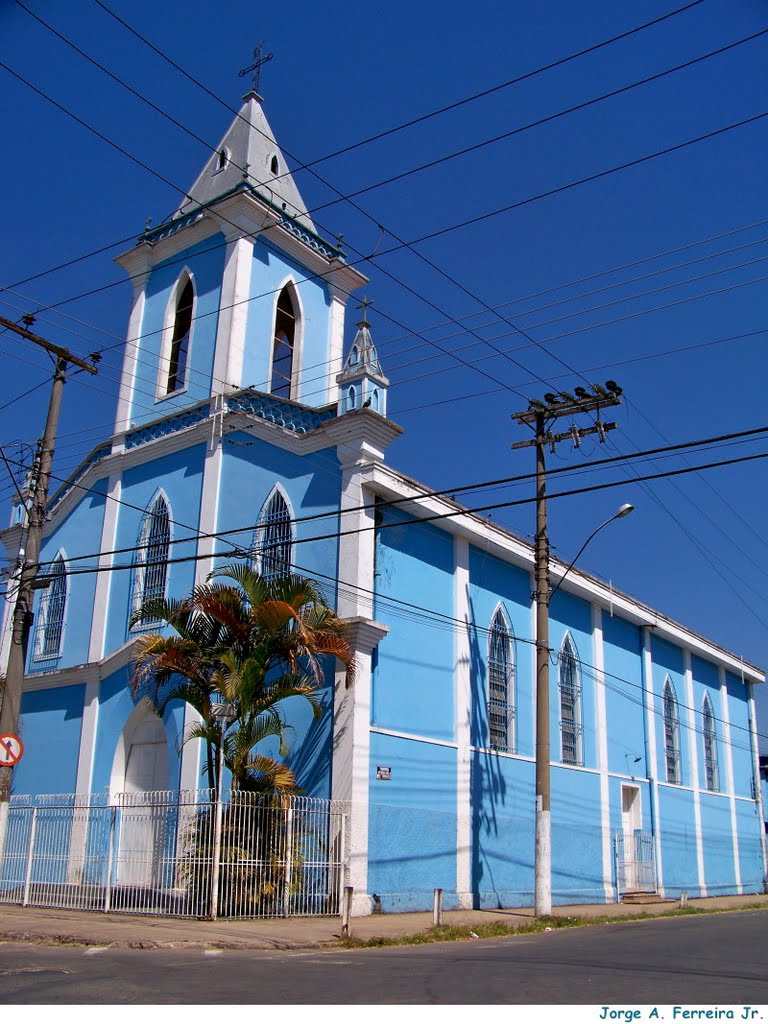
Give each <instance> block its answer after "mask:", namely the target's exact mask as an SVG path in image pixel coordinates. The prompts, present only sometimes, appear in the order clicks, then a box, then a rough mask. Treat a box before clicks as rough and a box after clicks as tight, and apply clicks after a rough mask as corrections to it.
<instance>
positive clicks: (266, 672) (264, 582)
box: [132, 564, 354, 794]
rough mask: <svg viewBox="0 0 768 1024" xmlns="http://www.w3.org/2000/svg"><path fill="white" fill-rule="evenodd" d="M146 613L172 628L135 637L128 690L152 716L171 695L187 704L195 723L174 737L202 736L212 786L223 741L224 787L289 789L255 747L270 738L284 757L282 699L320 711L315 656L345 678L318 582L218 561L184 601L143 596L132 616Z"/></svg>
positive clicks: (341, 628)
mask: <svg viewBox="0 0 768 1024" xmlns="http://www.w3.org/2000/svg"><path fill="white" fill-rule="evenodd" d="M214 577H215V578H216V581H215V582H212V579H213V578H214ZM222 579H225V580H228V581H230V582H226V583H224V582H220V580H222ZM147 619H152V620H157V621H159V622H161V623H164V624H166V625H167V626H170V627H171V629H172V630H173V633H171V634H169V635H163V634H160V633H150V634H146V635H145V636H142V637H141V638H140V639H139V640H138V641H137V648H136V655H135V661H134V669H133V678H132V688H133V691H134V695H135V696H143V697H145V698H147V699H148V700H149V701H150V703H151V704H152V706H153V708H154V709H155V711H156V712H157V713H158V714H161V715H162V714H163V712H164V711H165V709H166V707H167V706H168V703H169V702H170V701H171V700H174V699H180V700H183V701H185V702H186V703H188V704H190V705H191V706H192V707H194V708H195V710H196V711H197V712H198V714H199V716H200V721H199V722H198V723H197V724H196V725H194V726H193V727H192V729H190V730H189V731H188V733H187V735H186V736H185V737H184V742H187V741H188V740H190V739H195V738H196V739H201V740H203V741H204V742H205V745H206V765H205V769H204V770H205V771H206V772H207V775H208V778H209V780H210V783H211V785H212V786H215V785H216V782H217V780H216V763H217V759H216V757H215V756H214V754H215V751H217V750H218V748H219V746H220V745H223V748H224V763H225V765H226V766H227V768H228V769H229V771H230V773H231V776H232V789H233V790H249V791H256V792H276V791H279V792H282V793H285V794H290V793H295V792H298V785H297V782H296V778H295V776H294V774H293V772H292V771H291V770H290V768H288V767H287V766H286V765H285V764H283V763H282V762H280V761H277V760H275V759H274V758H272V757H268V756H266V755H264V754H261V753H259V752H258V751H257V750H256V748H257V747H258V746H259V744H261V743H262V741H264V740H266V739H268V738H269V737H276V738H277V739H278V740H279V742H280V753H281V755H283V754H285V752H286V746H285V734H286V731H287V729H288V725H287V723H286V719H285V714H284V709H283V705H284V702H285V701H286V700H288V698H290V697H301V698H303V699H305V700H307V701H308V702H309V704H310V705H311V707H312V711H313V714H314V716H315V717H319V716H320V715H321V714H322V708H321V705H320V702H319V699H318V696H317V690H318V687H319V685H320V683H321V682H322V679H323V671H322V662H321V659H322V658H323V657H325V656H333V657H335V658H338V659H339V660H340V661H341V662H342V664H343V665H344V666H345V668H346V671H347V677H348V679H349V678H350V677H351V675H352V674H353V671H354V662H353V658H352V649H351V646H350V643H349V641H348V639H347V638H346V635H345V623H344V622H343V620H342V619H340V618H339V617H338V616H337V615H336V613H335V612H334V611H333V610H332V609H331V608H329V607H328V606H327V605H326V604H325V601H324V600H323V596H322V593H321V591H320V588H319V587H318V585H317V584H316V583H315V582H314V581H313V580H310V579H307V578H305V577H302V576H296V575H288V576H283V577H280V578H277V579H265V578H264V577H262V576H260V575H259V574H258V573H256V572H255V571H254V570H253V569H252V568H250V566H247V565H242V564H233V565H225V566H222V567H220V568H218V569H216V570H214V572H213V573H212V574H211V576H210V577H209V580H208V582H207V583H205V584H202V585H200V586H197V587H195V588H194V589H193V591H192V592H191V594H190V595H189V597H187V598H185V599H184V600H181V601H173V600H171V601H169V600H164V599H153V600H151V601H148V602H146V603H145V604H144V605H143V606H142V608H140V609H139V610H138V611H137V612H136V613H135V615H134V617H133V620H132V621H133V622H140V621H146V620H147ZM220 700H222V701H224V702H225V703H227V704H229V705H231V706H232V709H233V712H234V721H233V722H232V724H231V726H230V727H229V728H228V729H222V727H221V725H220V724H219V721H218V720H217V718H216V716H215V714H214V712H213V708H214V706H215V704H216V703H218V702H219V701H220Z"/></svg>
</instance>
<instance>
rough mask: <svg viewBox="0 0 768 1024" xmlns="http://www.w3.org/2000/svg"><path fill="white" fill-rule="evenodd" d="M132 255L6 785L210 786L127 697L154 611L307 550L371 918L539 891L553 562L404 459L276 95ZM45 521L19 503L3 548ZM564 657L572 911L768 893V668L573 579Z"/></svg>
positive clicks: (359, 876)
mask: <svg viewBox="0 0 768 1024" xmlns="http://www.w3.org/2000/svg"><path fill="white" fill-rule="evenodd" d="M118 263H119V264H120V265H121V266H122V267H123V268H124V269H125V271H126V272H127V273H128V275H129V276H130V280H131V283H132V287H133V298H132V305H131V312H130V318H129V323H128V330H127V340H126V346H125V356H124V363H123V371H122V380H121V384H120V392H119V398H118V405H117V415H116V422H115V429H114V433H113V435H112V436H111V437H110V438H109V439H107V440H105V441H104V442H103V443H102V444H100V445H99V446H97V447H96V448H95V449H94V450H93V451H92V452H91V453H90V455H89V456H88V458H87V459H86V460H85V461H84V462H83V464H82V465H81V466H80V467H79V469H78V470H77V471H76V472H75V473H74V474H73V476H72V477H71V478H70V479H69V480H68V481H67V483H66V484H65V485H63V486H62V487H61V488H60V490H59V491H58V493H57V494H55V495H54V496H53V498H52V500H51V504H50V515H49V522H48V525H47V528H46V536H45V542H44V547H43V552H42V560H43V561H44V562H45V564H46V566H47V575H48V576H49V583H48V586H47V587H46V588H45V589H43V590H39V591H38V592H37V596H36V606H35V609H34V611H35V624H34V629H33V635H32V641H31V643H30V648H29V654H28V666H27V672H28V675H27V679H26V683H25V691H24V698H23V703H22V721H21V730H22V735H23V739H24V744H25V755H24V758H23V760H22V761H21V763H20V764H19V766H18V768H16V769H15V771H14V792H15V793H16V794H45V793H101V794H103V793H104V792H108V793H109V794H115V793H120V792H123V791H126V790H127V791H130V792H152V791H157V790H171V791H175V790H191V789H195V788H197V787H200V786H204V785H205V784H206V783H205V779H204V777H203V776H202V774H201V755H200V749H199V747H198V745H197V744H194V743H188V744H186V745H184V746H183V748H182V749H181V752H179V749H178V748H179V737H180V736H182V735H183V733H184V731H185V729H187V728H188V727H189V726H190V724H192V722H193V721H194V719H193V712H192V711H191V709H190V708H188V707H184V706H181V705H176V706H171V707H170V708H169V710H168V711H167V713H166V715H165V716H164V718H163V719H162V720H160V719H159V718H156V717H154V716H152V715H151V714H150V713H149V712H148V711H147V710H146V708H145V707H144V706H143V705H141V704H136V703H135V701H134V699H133V698H132V696H131V691H130V687H129V679H130V673H131V659H132V651H133V644H134V641H135V639H136V637H137V636H138V635H140V633H141V632H142V630H143V629H145V628H146V627H147V624H141V623H140V624H139V625H138V626H132V625H131V618H132V615H133V613H134V612H135V611H136V609H137V608H138V607H140V605H141V604H142V603H143V602H144V601H145V600H146V599H147V598H149V597H153V596H158V595H164V596H170V597H181V596H183V595H185V594H186V593H188V592H189V591H190V589H191V588H192V587H193V586H194V585H195V584H196V583H199V582H202V581H204V580H205V579H206V578H207V576H208V573H209V572H210V571H211V569H212V567H213V566H214V565H215V564H221V563H224V562H231V561H234V560H238V559H243V558H249V559H252V560H253V563H254V565H255V566H256V568H257V569H259V571H261V572H263V573H265V574H270V573H274V572H279V571H283V570H285V568H286V567H288V566H291V567H293V569H294V571H296V572H299V573H301V574H303V575H306V576H310V577H312V578H314V579H316V580H318V582H320V583H321V584H322V585H323V587H324V588H325V591H326V593H327V594H328V602H329V604H331V605H332V606H334V607H335V608H336V609H337V610H338V612H339V614H340V615H342V616H343V617H344V618H346V619H348V620H349V630H350V636H351V638H352V640H353V643H354V648H355V659H356V667H357V671H356V678H355V681H354V684H353V685H351V686H349V687H347V686H346V685H345V682H344V680H343V677H342V676H341V675H339V677H338V678H336V679H334V678H330V677H329V678H327V679H326V682H325V688H324V690H323V701H324V708H325V711H324V714H323V716H322V718H321V719H319V720H314V719H313V718H312V716H311V714H310V713H309V711H308V710H307V709H306V708H303V707H301V706H298V702H297V707H295V708H293V709H292V712H291V715H292V717H291V724H292V726H293V729H294V740H293V748H292V751H291V753H290V755H289V758H288V759H289V762H290V764H291V766H292V768H293V769H294V771H295V772H296V774H297V776H298V779H299V781H300V784H301V785H302V787H303V789H304V791H305V792H306V793H307V794H308V795H309V796H313V797H319V798H326V799H334V800H339V801H343V802H344V803H345V806H347V807H348V815H349V837H350V838H349V844H348V848H347V851H346V864H345V883H346V884H349V885H352V886H353V887H354V893H355V897H354V912H355V913H358V914H364V913H369V912H371V910H372V908H373V907H374V905H380V906H381V907H382V908H383V909H384V910H411V909H414V910H415V909H426V908H428V907H430V906H431V901H432V892H433V889H434V888H436V887H438V888H442V889H443V891H444V899H445V905H446V907H451V906H454V907H471V906H478V907H503V906H519V905H529V904H531V903H532V901H533V887H534V868H533V835H534V809H535V796H534V791H535V777H534V776H535V693H534V681H535V646H534V637H535V614H534V606H533V603H532V597H531V594H532V591H533V590H534V589H535V588H534V584H533V551H532V548H531V546H530V545H529V544H527V543H525V542H524V541H522V540H521V539H519V538H517V537H516V536H514V535H512V534H511V533H509V532H508V531H506V530H504V529H503V528H501V527H499V526H497V525H495V524H493V523H491V522H489V521H487V520H485V519H483V518H481V517H479V516H477V515H475V514H473V513H470V512H467V511H465V510H463V509H462V508H461V506H459V505H458V504H457V503H456V502H455V501H453V500H450V499H448V498H447V497H445V496H444V495H441V494H435V493H434V492H432V491H430V490H428V489H427V488H426V487H425V486H423V485H421V484H419V483H417V482H415V481H413V480H411V479H409V478H407V477H406V476H404V475H403V474H402V473H398V472H397V470H396V469H394V468H392V467H391V466H389V465H388V464H387V461H386V453H387V448H388V446H389V445H390V444H391V442H392V441H393V440H394V439H395V438H396V437H397V436H398V435H399V433H400V428H399V427H398V426H397V425H396V424H395V423H393V422H392V421H391V420H389V419H388V418H387V407H386V402H387V386H388V381H387V378H386V376H385V375H384V372H383V370H382V367H381V365H380V362H379V359H378V356H377V353H376V348H375V345H374V342H373V339H372V336H371V332H370V324H369V323H368V320H367V316H366V313H365V307H364V311H363V315H362V318H361V320H360V321H359V322H358V324H357V333H356V334H355V335H354V339H353V341H352V344H351V346H350V348H349V351H348V353H347V354H346V356H345V352H344V334H345V316H346V310H347V305H348V301H349V299H350V296H351V295H353V293H354V292H355V291H356V290H358V289H360V288H361V287H362V286H363V285H364V284H365V282H366V279H365V278H364V277H363V275H362V274H360V273H359V272H358V271H357V270H356V269H355V268H354V267H352V266H350V265H349V264H348V263H347V262H346V261H345V260H344V258H343V255H342V253H341V252H340V250H339V249H338V248H337V247H336V246H334V245H333V244H331V243H329V242H327V241H326V240H324V239H323V238H321V237H320V236H319V235H318V233H317V231H316V229H315V227H314V225H313V223H312V220H311V217H310V216H309V214H308V213H307V211H306V207H305V205H304V202H303V200H302V198H301V196H300V194H299V192H298V189H297V187H296V184H295V182H294V180H293V178H292V176H291V174H290V173H289V172H288V169H287V166H286V163H285V159H284V157H283V154H282V153H281V151H280V149H279V147H278V146H277V144H276V142H275V140H274V136H273V134H272V131H271V129H270V127H269V124H268V123H267V121H266V118H265V115H264V112H263V109H262V105H261V101H260V98H259V97H258V96H257V95H256V94H255V93H251V94H249V95H248V96H247V97H246V98H245V101H244V105H243V107H242V109H241V111H240V113H239V114H238V116H237V118H236V119H235V121H234V122H233V124H232V125H231V127H230V128H229V130H228V131H227V133H226V134H225V136H224V138H223V139H222V142H221V144H220V145H219V147H218V149H217V151H216V152H215V153H214V154H213V155H212V157H211V158H210V160H209V161H208V163H207V165H206V166H205V167H204V168H203V170H202V173H201V174H200V176H199V178H198V179H197V181H196V182H195V183H194V185H193V186H192V187H191V189H190V191H189V193H188V195H187V197H186V198H185V201H184V203H183V204H182V205H181V207H180V208H179V210H178V211H177V212H176V214H175V215H174V216H173V217H172V218H171V219H170V220H169V221H168V222H166V223H164V224H162V225H160V226H159V227H157V228H155V229H151V230H149V229H148V230H147V231H146V232H145V233H144V234H143V235H142V236H141V237H140V239H139V242H138V244H137V245H136V246H135V247H134V248H133V249H131V250H130V251H129V252H127V253H125V254H124V255H123V256H121V257H119V258H118ZM350 333H351V332H350ZM23 526H24V510H23V508H21V507H19V506H17V507H16V508H15V509H14V511H13V514H12V520H11V524H10V526H9V527H8V528H7V529H6V530H5V531H3V534H2V536H3V540H4V543H5V546H6V549H7V553H8V557H9V560H10V562H11V564H13V563H14V562H15V561H16V559H17V556H18V552H19V548H20V544H21V541H22V536H23ZM558 567H559V574H558ZM552 568H553V573H554V575H555V577H557V576H558V575H562V572H563V570H564V566H562V565H560V564H559V563H558V562H557V561H556V560H553V562H552ZM9 615H10V609H8V608H6V611H5V622H4V629H3V638H4V644H5V648H4V649H3V651H2V652H1V655H2V659H3V662H4V660H5V659H6V658H7V644H8V642H9V629H8V623H9ZM550 648H551V657H550V661H551V699H550V707H551V720H550V734H551V737H552V744H551V782H552V888H553V901H554V902H555V903H560V904H568V903H571V904H572V903H584V902H603V901H609V900H612V899H615V898H616V897H617V893H618V892H619V890H624V891H628V890H631V889H633V888H638V887H641V886H640V881H641V880H640V878H639V876H638V877H634V876H633V875H632V872H633V871H638V870H639V868H638V864H639V863H640V862H641V861H642V862H643V863H645V864H646V865H647V864H649V863H650V864H652V867H653V876H652V882H651V883H650V885H651V887H652V888H654V889H656V890H657V891H658V892H660V893H661V894H666V895H672V896H675V895H678V894H679V893H680V892H682V891H686V892H687V893H688V894H689V895H690V896H697V895H718V894H724V893H742V892H743V893H746V892H757V891H762V889H763V882H764V877H765V874H766V866H765V850H764V835H763V815H762V807H761V800H760V786H759V784H758V783H757V779H758V777H759V775H758V755H757V739H756V725H755V709H754V700H753V696H752V688H753V686H754V685H757V684H762V683H763V682H764V676H763V674H762V673H761V672H760V671H759V670H758V669H757V668H755V667H754V666H751V665H745V664H743V663H742V662H741V661H740V659H739V658H737V657H736V656H735V655H733V654H731V653H729V652H728V651H727V650H724V649H723V648H721V647H719V646H718V645H716V644H714V643H712V642H710V641H708V640H707V639H705V638H702V637H700V636H698V635H696V634H695V633H693V632H692V631H690V630H687V629H685V628H684V627H683V626H681V625H679V624H678V623H676V622H674V621H672V620H670V619H668V618H666V617H665V616H663V615H661V614H660V613H658V612H656V611H654V610H653V609H651V608H649V607H647V606H645V605H643V604H641V603H639V602H637V601H635V600H633V599H632V598H630V597H628V596H625V595H623V594H620V593H616V592H615V591H609V589H608V588H607V587H606V586H605V585H604V584H603V583H601V582H600V581H598V580H596V579H595V578H593V577H591V576H589V575H588V574H586V573H584V572H581V571H579V570H574V571H573V572H571V573H569V575H568V578H567V579H566V580H565V581H564V583H563V586H562V587H561V588H559V589H558V591H557V593H556V594H555V595H554V597H553V600H552V602H551V607H550ZM633 843H637V844H641V843H644V844H645V848H646V852H645V854H644V855H643V857H642V858H641V857H640V856H639V855H636V854H635V853H633V854H632V855H630V854H628V853H627V851H626V849H625V847H626V846H627V845H628V844H629V845H631V844H633ZM620 865H621V867H620ZM627 872H629V874H627ZM643 886H644V887H648V882H647V879H644V882H643Z"/></svg>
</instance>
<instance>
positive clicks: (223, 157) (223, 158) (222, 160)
mask: <svg viewBox="0 0 768 1024" xmlns="http://www.w3.org/2000/svg"><path fill="white" fill-rule="evenodd" d="M226 166H227V151H226V149H221V150H219V159H218V164H217V167H216V170H217V171H223V170H224V168H225V167H226Z"/></svg>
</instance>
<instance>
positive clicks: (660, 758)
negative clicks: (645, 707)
mask: <svg viewBox="0 0 768 1024" xmlns="http://www.w3.org/2000/svg"><path fill="white" fill-rule="evenodd" d="M651 658H652V661H653V708H654V714H653V722H654V728H655V729H656V766H655V770H656V777H657V778H658V779H659V781H661V782H666V779H667V769H666V762H665V755H664V751H665V747H664V684H665V682H666V680H667V678H669V679H670V680H671V682H672V686H673V689H674V691H675V698H676V700H677V716H678V723H679V724H678V730H677V732H678V738H679V746H680V771H681V777H680V779H681V782H682V784H683V785H686V786H689V785H690V784H691V781H692V780H691V738H692V737H693V736H695V735H696V733H695V731H694V728H693V727H694V726H695V722H694V721H693V720H692V716H691V712H690V710H689V708H688V699H687V693H686V688H685V676H684V662H683V652H682V650H681V649H680V648H679V647H676V646H675V645H674V644H670V643H668V642H667V641H666V640H662V639H660V638H659V637H657V636H655V635H653V633H652V635H651Z"/></svg>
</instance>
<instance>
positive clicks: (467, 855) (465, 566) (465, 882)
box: [453, 537, 472, 910]
mask: <svg viewBox="0 0 768 1024" xmlns="http://www.w3.org/2000/svg"><path fill="white" fill-rule="evenodd" d="M453 615H454V618H455V619H456V620H457V621H456V623H455V626H454V639H455V644H454V651H455V662H454V669H453V684H454V700H455V707H456V723H455V729H456V895H457V898H458V905H459V909H461V910H471V909H472V791H471V771H472V763H471V749H470V745H471V732H470V724H471V720H472V684H471V678H470V649H469V630H470V610H469V544H468V542H467V541H466V540H464V539H463V538H461V537H454V541H453Z"/></svg>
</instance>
